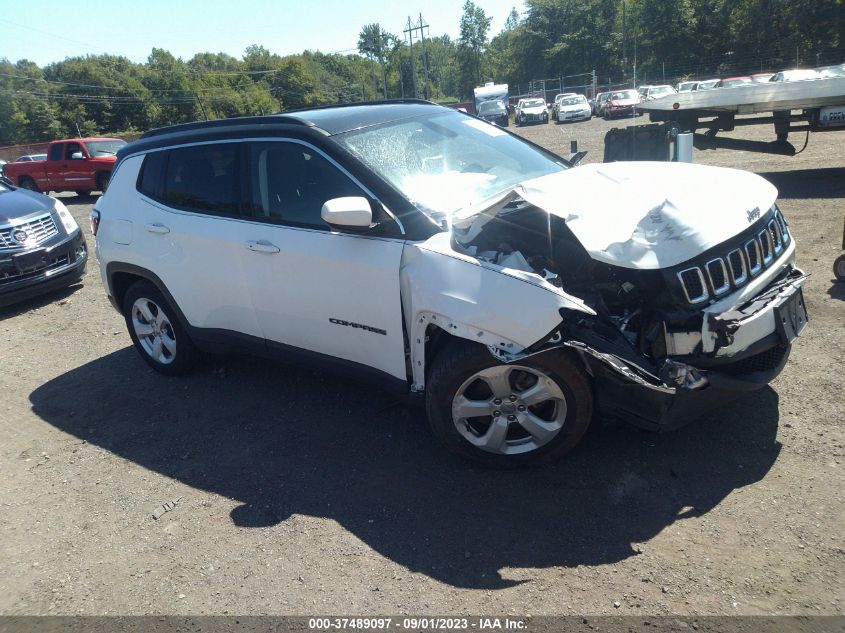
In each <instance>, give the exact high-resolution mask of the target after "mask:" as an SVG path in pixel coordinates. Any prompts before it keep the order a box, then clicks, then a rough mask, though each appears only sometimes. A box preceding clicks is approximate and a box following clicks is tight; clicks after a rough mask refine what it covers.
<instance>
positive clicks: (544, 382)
mask: <svg viewBox="0 0 845 633" xmlns="http://www.w3.org/2000/svg"><path fill="white" fill-rule="evenodd" d="M426 409H427V413H428V419H429V422H430V424H431V427H432V429H433V431H434V434H435V435H436V436H437V437H438V438H439V439H440V440H441V441H442V442H443V443H444V444H445V445H446V447H447V448H448V449H449V450H450V451H452V452H454V453H457V454H459V455H462V456H463V457H468V458H470V459H473V460H475V461H479V462H482V463H485V464H488V465H492V466H502V467H511V466H524V465H529V464H534V463H538V462H542V461H546V460H550V459H554V458H557V457H560V456H562V455H564V454H565V453H567V452H569V451H570V450H572V448H574V447H575V446H576V444H578V441H579V440H580V439H581V438H582V437H583V435H584V433H585V432H586V430H587V427H588V426H589V424H590V419H591V418H592V394H591V391H590V385H589V383H588V381H587V378H586V376H585V374H584V372H583V370H582V369H581V368H580V367H579V366H578V365H577V364H576V363H575V362H573V361H572V360H571V359H570V358H569V357H568V356H566V355H565V354H563V353H550V354H545V355H543V356H538V357H534V358H529V359H525V360H524V361H521V362H515V363H512V364H503V363H500V362H498V361H497V360H496V359H495V358H494V357H493V356H492V355H491V354H490V353H489V352H488V351H487V350H486V349H485V348H484V347H482V346H480V345H476V344H472V343H467V342H462V341H459V342H456V343H455V344H454V345H453V346H451V347H449V348H447V349H445V350H443V351H442V352H441V353H440V354H439V355H438V356H437V358H436V359H435V361H434V366H433V368H432V371H431V374H430V376H429V378H428V389H427V394H426Z"/></svg>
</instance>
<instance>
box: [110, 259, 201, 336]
mask: <svg viewBox="0 0 845 633" xmlns="http://www.w3.org/2000/svg"><path fill="white" fill-rule="evenodd" d="M106 279H107V281H108V286H109V287H108V292H109V296H110V297H111V298H112V301H113V303H114V306H115V308H117V309H118V310H119V311H121V312H122V311H123V301H124V299H125V297H126V293H127V291H128V290H129V288H130V287H131V286H132V285H133V284H134V283H136V282H138V281H147V282H149V283H151V284H152V285H153V286H155V287H156V288H157V289H158V291H159V292H161V294H163V295H164V297H165V298H166V299H167V302H168V303H169V304H170V305H171V306H172V307H173V310H175V312H176V316H177V318H178V319H179V321H180V323H181V325H182V327H184V328H186V329H188V328H190V323H189V322H188V319H187V318H186V317H185V314H184V313H183V312H182V309H181V308H180V307H179V304H178V302H177V301H176V299H174V298H173V295H172V294H171V293H170V291H169V290H168V289H167V286H166V285H165V283H164V282H163V281H162V280H161V278H160V277H159V276H158V275H156V274H155V273H154V272H152V271H151V270H148V269H146V268H142V267H141V266H136V265H134V264H129V263H125V262H109V263H108V264H107V265H106Z"/></svg>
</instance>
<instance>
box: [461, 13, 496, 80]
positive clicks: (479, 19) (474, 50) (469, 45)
mask: <svg viewBox="0 0 845 633" xmlns="http://www.w3.org/2000/svg"><path fill="white" fill-rule="evenodd" d="M491 22H492V18H491V17H490V16H488V15H487V14H486V13H485V12H484V9H482V8H481V7H479V6H478V5H477V4H475V3H474V2H473V1H472V0H466V2H465V3H464V12H463V15H461V24H460V37H459V38H458V63H459V65H460V69H461V84H462V86H461V88H462V91H461V92H462V96H469V95H471V94H472V90H473V88H474V87H475V86H477V85H479V84H480V83H481V65H482V58H483V55H484V51H485V50H486V48H487V34H488V32H489V31H490V23H491Z"/></svg>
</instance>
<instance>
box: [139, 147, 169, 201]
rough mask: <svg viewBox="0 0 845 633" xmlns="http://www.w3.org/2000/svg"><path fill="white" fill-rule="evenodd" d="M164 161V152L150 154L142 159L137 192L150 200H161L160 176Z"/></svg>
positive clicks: (165, 156) (165, 157)
mask: <svg viewBox="0 0 845 633" xmlns="http://www.w3.org/2000/svg"><path fill="white" fill-rule="evenodd" d="M166 159H167V153H166V152H152V153H151V154H147V155H146V156H145V157H144V164H143V165H141V176H140V178H139V179H138V191H140V192H141V193H143V194H144V195H146V196H149V197H150V198H161V175H162V170H163V169H164V163H165V162H166Z"/></svg>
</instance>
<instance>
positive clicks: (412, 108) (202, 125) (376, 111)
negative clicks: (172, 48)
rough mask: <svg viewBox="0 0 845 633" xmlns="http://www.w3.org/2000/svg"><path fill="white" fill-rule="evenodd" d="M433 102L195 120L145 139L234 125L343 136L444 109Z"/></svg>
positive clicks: (383, 103)
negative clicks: (304, 129)
mask: <svg viewBox="0 0 845 633" xmlns="http://www.w3.org/2000/svg"><path fill="white" fill-rule="evenodd" d="M441 107H442V106H438V105H437V104H435V103H431V102H430V101H423V100H422V99H396V100H390V101H369V102H361V103H349V104H343V105H330V106H321V107H317V108H306V109H301V110H291V111H289V112H283V113H279V114H271V115H267V116H250V117H234V118H231V119H216V120H214V121H195V122H193V123H182V124H180V125H170V126H168V127H162V128H157V129H154V130H150V131H149V132H147V133H146V134H144V135H142V136H141V138H142V139H146V138H152V137H155V136H162V135H165V134H175V133H179V132H195V131H199V130H206V129H208V130H219V129H221V128H229V127H234V126H249V125H255V126H265V125H284V124H287V125H304V126H307V127H312V128H318V129H319V130H320V131H322V132H324V133H326V134H328V135H333V134H340V133H342V132H348V131H350V130H357V129H361V128H364V127H370V126H371V125H378V124H379V123H387V122H388V121H396V120H399V119H408V118H412V117H414V116H418V115H421V114H426V113H429V112H431V109H432V108H441Z"/></svg>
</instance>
